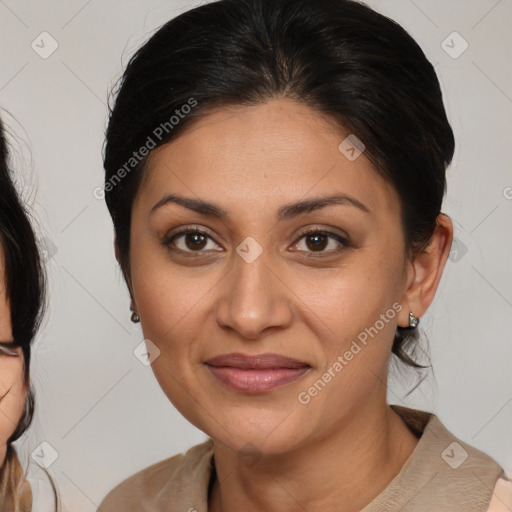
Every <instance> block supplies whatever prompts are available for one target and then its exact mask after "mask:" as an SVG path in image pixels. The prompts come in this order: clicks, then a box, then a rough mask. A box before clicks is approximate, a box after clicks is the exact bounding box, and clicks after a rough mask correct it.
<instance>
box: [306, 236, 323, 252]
mask: <svg viewBox="0 0 512 512" xmlns="http://www.w3.org/2000/svg"><path fill="white" fill-rule="evenodd" d="M319 239H322V240H319ZM308 240H310V241H311V240H314V242H313V247H314V248H316V249H318V248H320V249H324V248H325V245H326V244H325V241H326V236H325V235H322V234H317V235H310V236H309V237H308ZM322 242H323V243H322ZM308 245H309V244H308ZM309 248H311V247H309Z"/></svg>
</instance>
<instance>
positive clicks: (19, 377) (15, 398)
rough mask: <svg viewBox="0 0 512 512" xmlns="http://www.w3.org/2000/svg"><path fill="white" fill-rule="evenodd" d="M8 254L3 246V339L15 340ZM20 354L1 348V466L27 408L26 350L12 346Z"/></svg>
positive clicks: (0, 274)
mask: <svg viewBox="0 0 512 512" xmlns="http://www.w3.org/2000/svg"><path fill="white" fill-rule="evenodd" d="M4 269H5V265H4V254H3V251H2V248H1V246H0V341H1V342H4V343H9V342H11V341H12V328H11V314H10V308H9V303H8V301H7V294H6V290H5V272H4ZM9 348H10V349H11V350H12V351H14V352H16V353H17V354H18V357H13V356H10V355H4V354H2V353H1V352H0V466H1V465H2V464H3V462H4V460H5V452H6V450H7V440H8V439H9V437H11V435H12V434H13V433H14V431H15V430H16V427H17V426H18V423H19V421H20V419H21V417H22V415H23V410H24V408H25V397H26V394H27V386H26V385H25V382H24V364H23V352H22V351H21V348H20V347H16V348H14V347H9Z"/></svg>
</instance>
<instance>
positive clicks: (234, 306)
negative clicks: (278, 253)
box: [215, 250, 293, 340]
mask: <svg viewBox="0 0 512 512" xmlns="http://www.w3.org/2000/svg"><path fill="white" fill-rule="evenodd" d="M278 268H279V267H278V265H276V264H275V261H272V260H271V259H270V258H269V257H267V254H266V252H265V250H263V252H262V253H261V254H260V255H259V256H258V257H257V258H256V259H254V260H253V261H251V260H250V259H249V260H246V259H244V258H243V257H241V256H240V255H239V254H235V255H234V261H233V266H232V268H231V270H230V271H229V273H228V275H227V276H225V278H224V279H223V285H222V286H221V287H220V288H219V297H218V299H217V304H216V308H215V314H216V319H217V323H218V324H219V326H221V327H223V328H225V329H226V328H228V329H229V328H230V329H233V330H234V331H236V332H237V333H238V334H239V335H240V337H242V338H244V339H247V340H258V339H260V338H261V336H262V335H264V334H263V333H266V332H267V331H268V330H272V329H285V328H286V327H289V326H290V325H291V322H292V320H293V308H292V301H293V292H292V291H291V289H290V283H286V276H284V275H280V272H279V270H278Z"/></svg>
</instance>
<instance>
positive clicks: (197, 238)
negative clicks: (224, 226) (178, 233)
mask: <svg viewBox="0 0 512 512" xmlns="http://www.w3.org/2000/svg"><path fill="white" fill-rule="evenodd" d="M191 239H192V240H193V242H191V243H190V244H189V242H190V240H191ZM201 239H202V240H201ZM204 239H205V236H204V235H201V234H199V233H192V234H191V233H189V234H188V236H187V237H186V240H187V246H188V248H189V249H202V248H203V247H204V242H205V240H204Z"/></svg>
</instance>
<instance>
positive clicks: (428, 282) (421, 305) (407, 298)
mask: <svg viewBox="0 0 512 512" xmlns="http://www.w3.org/2000/svg"><path fill="white" fill-rule="evenodd" d="M452 240H453V225H452V221H451V220H450V218H449V217H448V216H447V215H445V214H444V213H441V214H440V215H439V216H438V217H437V220H436V229H435V231H434V234H433V235H432V239H431V241H430V243H429V245H428V246H427V247H426V248H425V249H424V250H423V251H422V252H420V253H418V254H416V255H415V256H414V259H413V261H412V262H410V263H409V264H408V265H409V267H408V269H407V278H406V285H405V289H404V294H403V296H402V300H401V301H400V302H401V304H402V306H403V309H402V310H401V311H400V314H399V316H398V325H399V326H401V327H408V326H409V312H412V313H413V315H414V316H416V317H418V318H420V317H422V316H423V315H424V314H425V312H426V311H427V309H428V308H429V306H430V304H431V303H432V301H433V300H434V296H435V293H436V290H437V286H438V285H439V281H440V280H441V276H442V274H443V270H444V267H445V264H446V261H447V260H448V256H449V255H450V249H451V245H452Z"/></svg>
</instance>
